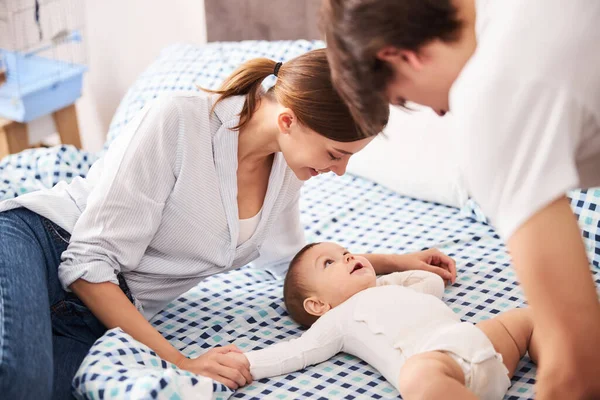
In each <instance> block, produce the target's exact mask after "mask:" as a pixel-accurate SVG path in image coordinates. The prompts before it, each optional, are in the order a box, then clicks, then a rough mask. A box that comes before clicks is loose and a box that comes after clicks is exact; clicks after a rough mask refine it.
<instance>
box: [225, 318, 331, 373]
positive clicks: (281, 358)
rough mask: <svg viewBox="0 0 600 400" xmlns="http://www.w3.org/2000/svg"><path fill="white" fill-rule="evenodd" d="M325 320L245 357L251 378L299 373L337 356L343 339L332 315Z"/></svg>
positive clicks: (320, 320) (233, 354) (245, 354)
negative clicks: (301, 333) (300, 334)
mask: <svg viewBox="0 0 600 400" xmlns="http://www.w3.org/2000/svg"><path fill="white" fill-rule="evenodd" d="M330 313H331V311H330ZM328 317H329V315H324V316H322V317H321V318H320V319H319V320H318V321H317V322H316V323H315V324H314V325H313V326H312V327H311V328H310V329H309V330H307V331H306V332H304V334H303V335H302V336H300V337H299V338H296V339H292V340H289V341H286V342H281V343H277V344H275V345H272V346H269V347H266V348H264V349H262V350H255V351H250V352H248V353H244V356H245V357H246V358H247V359H248V361H249V362H250V373H251V374H252V378H253V379H256V380H258V379H262V378H268V377H271V376H277V375H283V374H288V373H290V372H295V371H299V370H301V369H304V368H306V367H308V366H309V365H314V364H318V363H320V362H323V361H325V360H328V359H330V358H331V357H333V356H334V355H336V354H337V353H339V352H340V351H341V350H342V344H343V338H342V335H341V332H340V331H339V329H338V327H337V321H336V318H335V317H334V316H333V315H331V316H330V317H331V318H328ZM231 354H232V356H233V357H239V356H240V354H239V353H238V354H237V355H236V354H235V353H231Z"/></svg>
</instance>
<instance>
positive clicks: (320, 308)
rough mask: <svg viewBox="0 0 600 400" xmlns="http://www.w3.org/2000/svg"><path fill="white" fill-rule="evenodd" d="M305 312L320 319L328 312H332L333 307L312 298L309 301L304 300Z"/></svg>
mask: <svg viewBox="0 0 600 400" xmlns="http://www.w3.org/2000/svg"><path fill="white" fill-rule="evenodd" d="M304 310H305V311H306V312H307V313H309V314H310V315H314V316H317V317H320V316H321V315H323V314H325V313H326V312H327V311H329V310H331V306H330V305H329V304H327V303H325V302H323V301H321V300H319V299H318V298H317V297H315V296H312V297H309V298H308V299H304Z"/></svg>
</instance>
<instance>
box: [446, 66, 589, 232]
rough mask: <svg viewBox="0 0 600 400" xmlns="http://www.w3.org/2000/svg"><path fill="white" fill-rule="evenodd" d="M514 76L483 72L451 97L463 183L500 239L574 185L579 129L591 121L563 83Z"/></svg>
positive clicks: (576, 180) (575, 183)
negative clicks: (492, 75) (485, 75)
mask: <svg viewBox="0 0 600 400" xmlns="http://www.w3.org/2000/svg"><path fill="white" fill-rule="evenodd" d="M517 80H518V77H513V78H505V77H502V78H490V79H488V80H484V79H482V80H481V82H480V83H479V85H478V86H476V88H475V89H469V91H468V94H467V95H466V96H463V97H461V98H460V99H459V98H458V97H457V101H456V102H455V103H454V104H457V107H458V109H459V111H458V112H459V114H460V115H461V118H460V122H461V127H462V128H463V132H462V135H464V136H463V138H462V139H461V140H460V145H461V148H462V149H463V153H462V154H461V155H460V157H461V158H462V160H461V164H462V168H461V170H462V174H463V177H464V179H465V183H466V186H467V188H468V191H469V192H470V195H471V196H472V197H473V198H474V199H475V201H476V202H477V203H478V204H479V205H480V206H481V208H482V210H483V212H484V214H485V215H486V216H487V217H489V219H490V222H491V223H492V224H493V225H494V226H495V227H496V229H497V230H498V233H499V234H500V236H501V237H503V239H505V240H506V239H508V238H510V236H511V235H512V234H513V233H514V232H515V231H516V230H517V229H518V228H519V227H520V226H521V225H522V224H523V223H524V222H526V221H527V220H528V219H529V218H531V217H532V216H533V214H535V213H536V212H538V211H539V210H541V209H543V208H544V207H545V206H547V205H548V204H550V203H551V202H552V201H554V200H556V199H557V198H559V197H561V196H563V195H564V194H565V193H566V192H567V191H568V190H570V189H572V188H575V187H577V185H578V183H579V175H578V172H577V167H576V162H575V154H576V152H577V147H578V143H579V140H578V135H580V133H581V132H582V131H583V129H584V126H585V125H586V124H587V123H589V114H588V113H587V112H586V110H585V109H584V108H583V107H582V106H581V105H580V104H579V102H578V101H577V100H576V99H574V98H572V97H571V96H570V94H569V92H568V91H567V90H565V89H560V88H555V87H551V85H549V84H543V83H538V82H521V81H517ZM453 106H454V105H453Z"/></svg>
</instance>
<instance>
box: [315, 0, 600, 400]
mask: <svg viewBox="0 0 600 400" xmlns="http://www.w3.org/2000/svg"><path fill="white" fill-rule="evenodd" d="M323 2H324V5H323V11H322V13H323V26H324V30H325V33H326V39H327V44H328V57H329V59H330V63H331V65H332V69H333V72H332V73H333V77H334V81H335V84H336V87H337V89H338V91H339V92H340V94H341V95H342V97H343V98H344V99H345V100H346V102H347V103H348V105H349V106H350V108H351V110H352V112H353V115H354V116H355V118H356V119H357V121H360V123H362V124H365V125H372V124H373V123H375V122H377V121H382V120H384V117H385V116H386V115H387V112H388V111H387V110H388V103H392V104H396V105H399V106H404V105H405V103H406V102H407V101H411V102H415V103H420V104H422V105H425V106H429V107H431V108H432V109H434V110H435V111H436V112H437V113H438V114H439V115H441V116H443V115H444V114H445V113H446V112H448V111H450V112H452V113H453V114H455V115H456V120H457V122H458V124H459V127H460V129H459V131H460V134H459V136H458V137H457V138H456V140H457V143H458V145H459V146H458V147H459V148H460V151H459V153H458V154H449V157H458V159H459V160H461V167H462V173H463V175H464V179H465V183H466V185H467V189H468V190H469V192H470V194H471V195H472V196H473V197H474V198H475V200H476V201H477V202H478V203H479V204H480V205H481V207H482V209H483V211H484V212H485V214H486V215H487V216H488V217H489V218H490V220H491V222H492V223H493V224H494V226H495V227H496V228H497V230H498V232H499V234H500V235H501V236H502V238H503V239H504V240H505V241H506V243H507V245H508V248H509V251H510V253H511V255H512V257H513V263H514V266H515V269H516V271H517V273H518V276H519V279H520V281H521V284H522V286H523V288H524V291H525V294H526V296H527V299H528V302H529V305H530V306H531V307H532V309H533V311H534V320H535V329H538V330H541V331H542V332H544V334H543V335H541V336H540V339H541V340H540V364H539V370H538V386H537V392H538V398H540V399H561V400H562V399H592V398H594V399H596V398H600V346H599V341H600V302H599V301H598V295H597V293H596V287H595V285H594V280H593V278H592V275H591V273H590V268H589V261H588V259H587V256H586V252H585V248H584V245H583V241H582V238H581V234H580V231H579V227H578V225H577V220H576V218H575V216H574V214H573V212H572V210H571V208H570V205H569V201H568V199H567V198H566V197H565V192H566V191H567V190H569V189H572V188H577V187H582V188H585V187H594V186H600V28H599V26H600V25H598V21H600V2H599V1H595V0H571V1H568V2H566V1H564V0H525V1H524V0H502V1H492V0H428V1H425V0H323Z"/></svg>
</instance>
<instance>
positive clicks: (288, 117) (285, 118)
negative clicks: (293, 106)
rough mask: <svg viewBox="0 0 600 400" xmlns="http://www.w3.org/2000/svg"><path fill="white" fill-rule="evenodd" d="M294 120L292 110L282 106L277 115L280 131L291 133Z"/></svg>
mask: <svg viewBox="0 0 600 400" xmlns="http://www.w3.org/2000/svg"><path fill="white" fill-rule="evenodd" d="M295 122H296V116H295V115H294V112H293V111H292V110H290V109H289V108H284V109H283V110H282V111H281V112H280V113H279V115H278V116H277V126H278V127H279V131H280V132H281V133H287V134H289V133H291V131H292V125H293V124H294V123H295Z"/></svg>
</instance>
